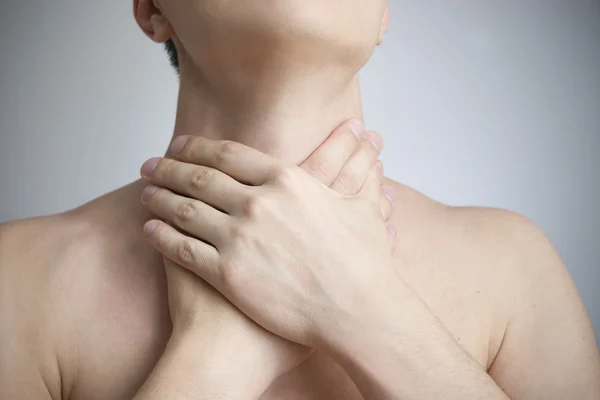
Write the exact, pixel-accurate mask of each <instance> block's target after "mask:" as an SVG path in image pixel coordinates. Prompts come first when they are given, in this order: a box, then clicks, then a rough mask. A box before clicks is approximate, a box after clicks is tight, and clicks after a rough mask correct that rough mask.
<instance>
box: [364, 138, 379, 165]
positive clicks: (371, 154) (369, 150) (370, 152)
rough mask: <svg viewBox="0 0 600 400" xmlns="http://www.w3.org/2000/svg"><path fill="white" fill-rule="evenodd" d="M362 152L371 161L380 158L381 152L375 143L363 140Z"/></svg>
mask: <svg viewBox="0 0 600 400" xmlns="http://www.w3.org/2000/svg"><path fill="white" fill-rule="evenodd" d="M360 151H362V152H364V153H365V154H366V155H367V156H368V159H369V160H375V159H377V157H378V156H379V150H377V149H376V148H375V146H374V145H373V143H371V141H369V140H368V139H363V141H362V144H361V146H360Z"/></svg>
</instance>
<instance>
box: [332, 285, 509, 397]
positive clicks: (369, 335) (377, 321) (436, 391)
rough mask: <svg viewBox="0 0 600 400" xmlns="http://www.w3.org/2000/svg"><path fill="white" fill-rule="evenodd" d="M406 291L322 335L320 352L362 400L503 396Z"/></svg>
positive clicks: (339, 323) (493, 383)
mask: <svg viewBox="0 0 600 400" xmlns="http://www.w3.org/2000/svg"><path fill="white" fill-rule="evenodd" d="M406 289H407V292H402V290H404V289H402V290H401V291H398V292H396V293H395V294H394V295H393V296H391V298H388V299H386V301H385V302H380V304H381V305H382V306H381V307H378V308H376V309H375V308H374V310H376V311H375V312H371V313H368V312H367V313H365V314H364V315H365V317H361V318H360V320H352V319H348V320H346V321H344V320H342V321H341V322H340V321H337V322H336V323H335V326H332V327H329V328H327V330H326V331H325V332H327V333H325V334H324V335H323V337H325V338H326V339H325V341H324V342H323V345H324V347H325V348H326V351H328V352H329V353H330V354H331V355H332V356H333V357H334V358H335V359H337V361H338V362H339V363H340V364H341V365H342V366H343V367H344V369H345V370H346V372H347V373H348V374H349V375H350V377H351V378H352V379H353V381H354V382H355V384H356V385H357V387H358V388H359V390H360V391H361V393H362V394H363V396H364V397H365V399H367V400H369V399H377V400H382V399H402V398H406V399H413V400H420V399H427V400H432V399H444V400H452V399H461V400H464V399H486V400H487V399H502V400H506V399H508V397H507V396H506V395H505V394H504V392H503V391H502V390H501V389H500V388H499V387H498V386H497V385H496V384H495V382H494V381H493V380H492V379H491V378H490V377H489V375H488V374H487V373H486V371H484V369H483V368H481V366H480V365H479V364H478V363H477V362H476V361H475V360H474V359H473V358H472V357H471V356H470V355H469V354H468V353H467V352H466V351H465V350H463V349H462V348H461V347H460V346H459V345H458V344H457V343H456V341H455V340H454V338H453V337H452V336H451V335H450V334H449V333H448V332H447V330H446V329H445V328H444V327H443V325H442V324H441V323H440V322H439V321H438V320H437V318H436V317H435V316H434V315H433V314H432V313H431V312H430V311H429V309H428V307H427V306H426V305H425V304H424V303H423V302H422V301H421V300H420V299H419V298H418V297H417V296H416V295H414V294H413V293H412V291H411V290H410V289H409V288H406ZM409 292H410V293H409Z"/></svg>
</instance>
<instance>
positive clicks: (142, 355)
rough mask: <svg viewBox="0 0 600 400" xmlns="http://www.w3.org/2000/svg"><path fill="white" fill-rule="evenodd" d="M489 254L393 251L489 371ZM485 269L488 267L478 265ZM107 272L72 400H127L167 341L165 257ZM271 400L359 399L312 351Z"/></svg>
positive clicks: (492, 335) (95, 296)
mask: <svg viewBox="0 0 600 400" xmlns="http://www.w3.org/2000/svg"><path fill="white" fill-rule="evenodd" d="M486 254H487V253H486V252H478V251H473V250H472V249H470V248H469V247H463V246H461V245H459V244H458V243H448V242H446V243H435V242H432V243H430V244H427V245H422V244H421V245H411V244H410V241H409V240H407V241H406V242H405V243H404V244H403V245H402V246H399V247H398V249H397V251H396V253H395V265H396V268H397V271H398V273H399V275H400V276H401V277H402V278H403V279H404V280H405V281H406V282H407V283H408V284H409V285H410V286H411V287H412V288H413V289H414V290H415V291H416V292H417V293H418V295H419V296H420V297H421V298H422V299H423V301H425V303H426V304H427V305H428V306H429V307H430V309H431V310H432V312H433V313H434V314H435V315H436V316H437V317H438V318H439V319H440V320H441V321H442V323H443V324H444V325H445V326H446V328H448V330H449V331H450V333H451V334H452V335H453V336H454V337H455V339H456V340H457V341H458V342H459V343H460V344H461V345H462V347H463V348H464V349H465V350H466V351H467V352H468V353H469V354H470V355H471V356H472V357H473V358H474V359H475V360H476V361H478V362H479V364H480V365H481V366H482V367H483V368H486V369H487V367H489V364H490V362H491V360H493V357H494V354H495V350H496V348H497V346H499V343H500V341H501V337H502V332H500V329H499V327H500V326H501V324H498V323H497V321H495V315H496V314H495V310H494V305H495V304H496V303H497V298H496V297H497V296H498V292H497V290H496V289H495V286H494V285H492V284H491V283H490V282H491V280H493V279H491V278H493V277H490V274H489V270H490V268H489V263H492V262H497V260H493V258H492V257H490V258H489V259H488V258H487V256H486ZM149 264H150V265H149ZM484 264H485V265H487V266H488V267H486V268H482V265H484ZM107 270H108V271H109V272H108V273H100V274H99V275H98V276H95V277H94V279H93V282H92V283H91V286H90V290H88V292H87V293H86V295H87V296H88V297H89V296H91V297H92V300H91V301H92V303H94V304H96V306H95V310H94V313H93V314H91V315H89V316H88V317H87V318H86V321H87V323H86V324H83V325H82V326H81V327H80V329H81V330H82V331H81V332H80V333H81V339H80V340H81V343H80V345H81V347H82V349H83V351H82V360H80V371H79V374H80V375H79V382H78V385H77V392H76V393H75V395H74V396H72V398H73V399H78V398H85V399H91V400H93V399H104V398H114V399H121V398H122V399H126V398H128V396H129V397H131V396H132V395H133V393H135V390H136V389H137V388H138V387H139V386H140V385H141V384H142V383H143V382H144V380H145V379H146V378H147V376H148V375H149V373H150V372H151V370H152V368H153V366H154V364H155V363H156V361H157V360H158V358H159V357H160V355H161V352H162V350H163V348H164V346H165V344H166V341H167V340H168V337H169V332H170V328H171V326H170V318H169V313H168V304H167V289H166V288H167V286H166V281H165V275H164V269H163V266H162V258H160V257H152V258H149V259H145V260H144V262H138V261H131V260H130V261H128V262H116V263H112V264H111V265H109V266H108V269H107ZM101 271H104V269H101ZM397 307H402V304H398V305H397ZM198 340H202V338H198ZM276 398H286V399H290V400H293V399H295V398H298V399H315V400H316V399H338V398H339V399H353V398H357V399H359V398H360V396H359V394H358V392H357V391H356V389H355V387H354V385H353V384H352V382H351V381H350V379H349V378H348V376H347V375H346V374H345V372H344V371H343V370H342V369H341V368H340V367H339V366H338V365H337V364H336V363H335V362H334V361H333V360H332V359H330V358H329V357H327V356H326V355H324V354H316V355H315V356H313V357H311V358H310V359H309V360H308V362H306V363H304V364H302V365H301V366H299V367H298V368H296V369H295V370H293V371H291V372H290V373H288V374H287V375H285V376H284V377H282V378H280V380H279V381H277V382H276V383H275V384H274V385H273V386H272V387H271V388H270V389H269V390H268V391H267V392H266V393H265V396H264V397H263V400H270V399H276Z"/></svg>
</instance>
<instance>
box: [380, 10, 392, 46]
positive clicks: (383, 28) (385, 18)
mask: <svg viewBox="0 0 600 400" xmlns="http://www.w3.org/2000/svg"><path fill="white" fill-rule="evenodd" d="M389 28H390V8H389V7H386V8H385V13H384V14H383V21H381V30H380V31H379V39H378V40H377V46H380V45H382V44H383V39H384V38H385V34H386V33H387V31H388V29H389Z"/></svg>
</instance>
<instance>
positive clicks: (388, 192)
mask: <svg viewBox="0 0 600 400" xmlns="http://www.w3.org/2000/svg"><path fill="white" fill-rule="evenodd" d="M381 190H382V191H383V195H384V196H385V197H387V198H388V200H389V201H390V202H391V203H392V204H396V191H395V190H394V188H393V187H391V186H387V185H384V186H382V188H381Z"/></svg>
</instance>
